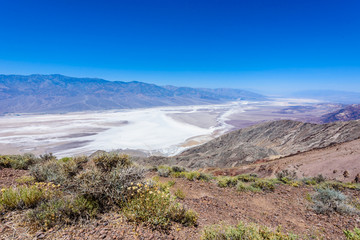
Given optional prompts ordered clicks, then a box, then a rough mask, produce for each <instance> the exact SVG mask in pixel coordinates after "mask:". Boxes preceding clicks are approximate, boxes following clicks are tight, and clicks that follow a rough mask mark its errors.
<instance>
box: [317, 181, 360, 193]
mask: <svg viewBox="0 0 360 240" xmlns="http://www.w3.org/2000/svg"><path fill="white" fill-rule="evenodd" d="M317 188H322V189H326V188H332V189H334V190H337V191H343V190H345V189H352V190H360V185H359V184H358V183H343V182H338V181H325V182H322V183H320V184H318V185H317Z"/></svg>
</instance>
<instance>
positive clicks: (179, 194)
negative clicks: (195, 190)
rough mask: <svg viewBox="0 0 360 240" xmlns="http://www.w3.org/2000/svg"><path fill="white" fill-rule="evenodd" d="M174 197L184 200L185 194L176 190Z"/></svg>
mask: <svg viewBox="0 0 360 240" xmlns="http://www.w3.org/2000/svg"><path fill="white" fill-rule="evenodd" d="M174 195H175V197H177V198H179V199H184V198H185V193H184V192H183V191H181V189H177V190H176V191H175V193H174Z"/></svg>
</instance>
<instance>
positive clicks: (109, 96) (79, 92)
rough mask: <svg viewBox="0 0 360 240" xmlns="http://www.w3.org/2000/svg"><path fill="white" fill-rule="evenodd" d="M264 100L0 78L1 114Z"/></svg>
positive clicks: (141, 86)
mask: <svg viewBox="0 0 360 240" xmlns="http://www.w3.org/2000/svg"><path fill="white" fill-rule="evenodd" d="M237 99H246V100H265V99H266V97H264V96H262V95H259V94H256V93H252V92H248V91H244V90H238V89H203V88H202V89H198V88H184V87H174V86H166V87H161V86H157V85H154V84H147V83H142V82H120V81H106V80H102V79H94V78H73V77H66V76H62V75H30V76H19V75H0V114H5V113H19V112H21V113H24V112H27V113H35V112H41V113H48V112H72V111H86V110H104V109H122V108H142V107H153V106H174V105H194V104H216V103H222V102H226V101H233V100H237Z"/></svg>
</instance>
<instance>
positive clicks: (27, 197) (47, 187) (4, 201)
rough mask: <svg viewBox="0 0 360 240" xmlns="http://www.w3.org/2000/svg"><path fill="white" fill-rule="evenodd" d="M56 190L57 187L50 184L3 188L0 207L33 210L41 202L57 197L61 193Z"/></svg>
mask: <svg viewBox="0 0 360 240" xmlns="http://www.w3.org/2000/svg"><path fill="white" fill-rule="evenodd" d="M58 188H59V186H56V185H54V184H52V183H35V184H33V185H30V186H26V185H22V186H18V187H15V188H12V187H10V188H3V189H1V193H0V205H1V206H2V208H3V209H6V210H13V209H25V208H33V207H35V206H37V205H38V204H40V203H41V202H44V201H47V200H50V199H52V198H55V197H59V196H60V195H61V194H62V193H61V191H60V190H59V189H58Z"/></svg>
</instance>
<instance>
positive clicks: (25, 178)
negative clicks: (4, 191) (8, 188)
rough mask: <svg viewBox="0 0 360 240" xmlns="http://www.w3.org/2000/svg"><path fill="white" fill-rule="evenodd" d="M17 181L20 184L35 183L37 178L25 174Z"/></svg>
mask: <svg viewBox="0 0 360 240" xmlns="http://www.w3.org/2000/svg"><path fill="white" fill-rule="evenodd" d="M15 182H17V183H18V184H33V183H35V178H34V177H33V176H29V175H24V176H22V177H20V178H17V179H15Z"/></svg>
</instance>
